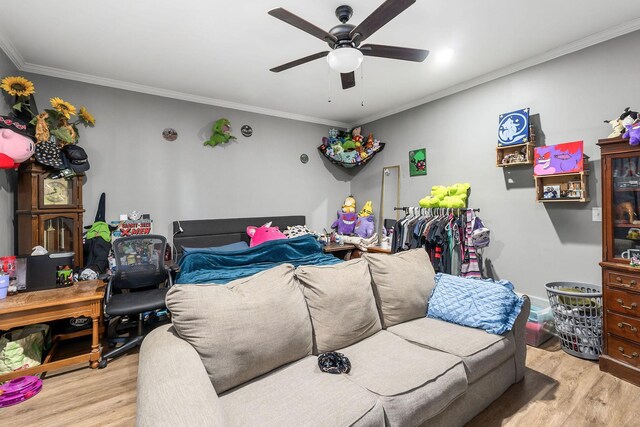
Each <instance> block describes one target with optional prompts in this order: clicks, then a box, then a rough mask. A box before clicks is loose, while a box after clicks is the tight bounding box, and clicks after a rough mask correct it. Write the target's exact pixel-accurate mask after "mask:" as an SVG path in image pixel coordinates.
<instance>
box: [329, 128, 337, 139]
mask: <svg viewBox="0 0 640 427" xmlns="http://www.w3.org/2000/svg"><path fill="white" fill-rule="evenodd" d="M337 137H338V129H329V138H333V139H336V138H337Z"/></svg>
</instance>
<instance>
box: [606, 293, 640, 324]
mask: <svg viewBox="0 0 640 427" xmlns="http://www.w3.org/2000/svg"><path fill="white" fill-rule="evenodd" d="M604 292H605V303H606V308H607V310H611V311H615V312H617V313H622V314H626V315H629V316H636V317H637V316H640V307H639V306H640V295H639V294H632V293H630V292H625V291H620V290H617V289H613V288H611V287H610V286H606V287H605V291H604Z"/></svg>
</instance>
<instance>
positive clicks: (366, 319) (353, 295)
mask: <svg viewBox="0 0 640 427" xmlns="http://www.w3.org/2000/svg"><path fill="white" fill-rule="evenodd" d="M295 274H296V277H297V278H298V280H299V281H300V284H301V285H302V288H303V292H304V297H305V299H306V300H307V305H308V306H309V314H311V323H312V324H313V338H314V348H313V350H314V354H319V353H323V352H325V351H332V350H337V349H340V348H343V347H347V346H349V345H351V344H354V343H356V342H358V341H360V340H362V339H364V338H366V337H368V336H370V335H373V334H375V333H376V332H378V331H379V330H380V329H382V325H381V323H380V317H379V316H378V311H377V309H376V302H375V298H374V296H373V290H372V289H371V275H370V273H369V269H368V267H367V263H366V262H365V261H364V260H361V259H358V260H353V261H347V262H343V263H340V264H336V265H330V266H305V267H298V268H297V269H296V273H295Z"/></svg>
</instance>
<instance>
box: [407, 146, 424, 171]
mask: <svg viewBox="0 0 640 427" xmlns="http://www.w3.org/2000/svg"><path fill="white" fill-rule="evenodd" d="M426 174H427V149H426V148H419V149H417V150H411V151H409V176H420V175H426Z"/></svg>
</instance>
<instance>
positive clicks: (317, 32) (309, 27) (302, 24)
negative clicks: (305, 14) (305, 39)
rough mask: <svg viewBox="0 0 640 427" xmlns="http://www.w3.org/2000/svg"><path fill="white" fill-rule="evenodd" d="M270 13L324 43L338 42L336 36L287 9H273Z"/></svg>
mask: <svg viewBox="0 0 640 427" xmlns="http://www.w3.org/2000/svg"><path fill="white" fill-rule="evenodd" d="M268 13H269V15H271V16H273V17H275V18H278V19H279V20H281V21H284V22H286V23H287V24H289V25H293V26H294V27H296V28H298V29H300V30H302V31H304V32H305V33H309V34H311V35H312V36H314V37H317V38H319V39H320V40H322V41H327V39H328V40H331V41H332V42H334V43H335V42H337V41H338V39H336V37H335V36H332V35H331V34H329V33H327V32H326V31H325V30H323V29H322V28H318V27H316V26H315V25H313V24H312V23H311V22H308V21H305V20H304V19H302V18H300V17H299V16H297V15H294V14H293V13H291V12H289V11H288V10H286V9H283V8H281V7H278V8H275V9H271V10H270V11H269V12H268Z"/></svg>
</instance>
